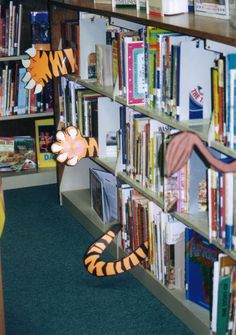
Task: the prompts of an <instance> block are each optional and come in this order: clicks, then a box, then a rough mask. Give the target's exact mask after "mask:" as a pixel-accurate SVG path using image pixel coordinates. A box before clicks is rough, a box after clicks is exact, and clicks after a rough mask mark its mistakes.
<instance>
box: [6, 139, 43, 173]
mask: <svg viewBox="0 0 236 335" xmlns="http://www.w3.org/2000/svg"><path fill="white" fill-rule="evenodd" d="M36 168H37V163H36V154H35V142H34V139H33V138H32V137H30V136H16V137H0V172H19V171H26V170H27V171H35V170H36Z"/></svg>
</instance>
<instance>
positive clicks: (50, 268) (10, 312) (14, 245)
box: [1, 185, 192, 335]
mask: <svg viewBox="0 0 236 335" xmlns="http://www.w3.org/2000/svg"><path fill="white" fill-rule="evenodd" d="M5 201H6V214H7V221H6V225H5V229H4V233H3V237H2V240H1V250H2V267H3V282H4V290H5V317H6V328H7V335H113V334H114V335H122V334H125V335H134V334H135V335H151V334H155V335H167V334H168V335H172V334H173V335H180V334H181V335H192V333H191V332H190V331H189V330H188V329H187V328H186V327H185V326H184V325H183V324H182V323H181V322H180V321H179V320H178V319H177V318H176V317H175V316H174V315H173V314H171V313H170V312H169V311H168V309H167V308H166V307H165V306H164V305H162V304H161V303H160V302H159V301H158V300H157V299H156V298H155V297H153V296H152V295H151V294H150V293H149V292H148V291H147V290H146V289H145V288H144V287H143V286H142V285H141V284H140V283H139V282H138V281H137V280H136V279H134V278H133V277H132V276H131V275H130V274H128V273H127V274H124V275H121V276H119V277H114V278H103V279H101V278H96V277H92V276H90V275H89V274H87V272H86V271H85V269H84V267H83V265H82V258H83V255H84V252H85V251H86V249H87V247H88V246H89V245H90V244H91V242H92V241H93V240H94V238H93V237H92V236H91V235H89V234H88V233H87V232H86V230H85V229H84V228H83V227H82V226H81V225H80V224H79V223H78V221H76V220H75V219H74V218H72V217H71V216H70V214H69V213H67V212H66V211H65V210H64V209H63V208H62V207H60V206H59V203H58V198H57V188H56V186H55V185H49V186H40V187H32V188H25V189H17V190H10V191H6V192H5Z"/></svg>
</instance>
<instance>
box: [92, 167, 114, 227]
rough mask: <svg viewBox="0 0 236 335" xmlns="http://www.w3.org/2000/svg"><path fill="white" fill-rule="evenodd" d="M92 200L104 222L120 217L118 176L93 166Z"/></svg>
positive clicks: (93, 206) (94, 207)
mask: <svg viewBox="0 0 236 335" xmlns="http://www.w3.org/2000/svg"><path fill="white" fill-rule="evenodd" d="M89 172H90V200H91V207H92V208H93V209H94V210H95V212H96V213H97V214H98V216H99V217H100V219H101V220H102V221H103V222H104V223H106V224H107V223H110V222H111V221H112V220H117V218H118V200H117V187H116V184H117V181H116V177H115V176H114V175H113V174H112V173H110V172H107V171H104V170H101V169H96V168H91V169H90V170H89Z"/></svg>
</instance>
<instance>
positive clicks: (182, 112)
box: [179, 40, 217, 121]
mask: <svg viewBox="0 0 236 335" xmlns="http://www.w3.org/2000/svg"><path fill="white" fill-rule="evenodd" d="M180 54H181V58H180V88H181V89H180V97H179V120H180V121H181V120H192V119H206V118H210V114H211V71H210V68H211V67H213V66H214V62H215V59H216V57H217V53H215V52H209V51H208V50H206V49H205V48H204V42H203V41H201V40H197V41H196V40H189V41H183V42H181V43H180ZM199 64H201V66H199ZM189 73H191V76H189Z"/></svg>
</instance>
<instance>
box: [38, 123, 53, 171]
mask: <svg viewBox="0 0 236 335" xmlns="http://www.w3.org/2000/svg"><path fill="white" fill-rule="evenodd" d="M54 139H55V127H54V121H53V119H40V120H36V121H35V142H36V153H37V161H38V167H39V168H47V167H55V166H56V160H55V157H54V154H53V153H52V152H51V145H52V143H53V141H54Z"/></svg>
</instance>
